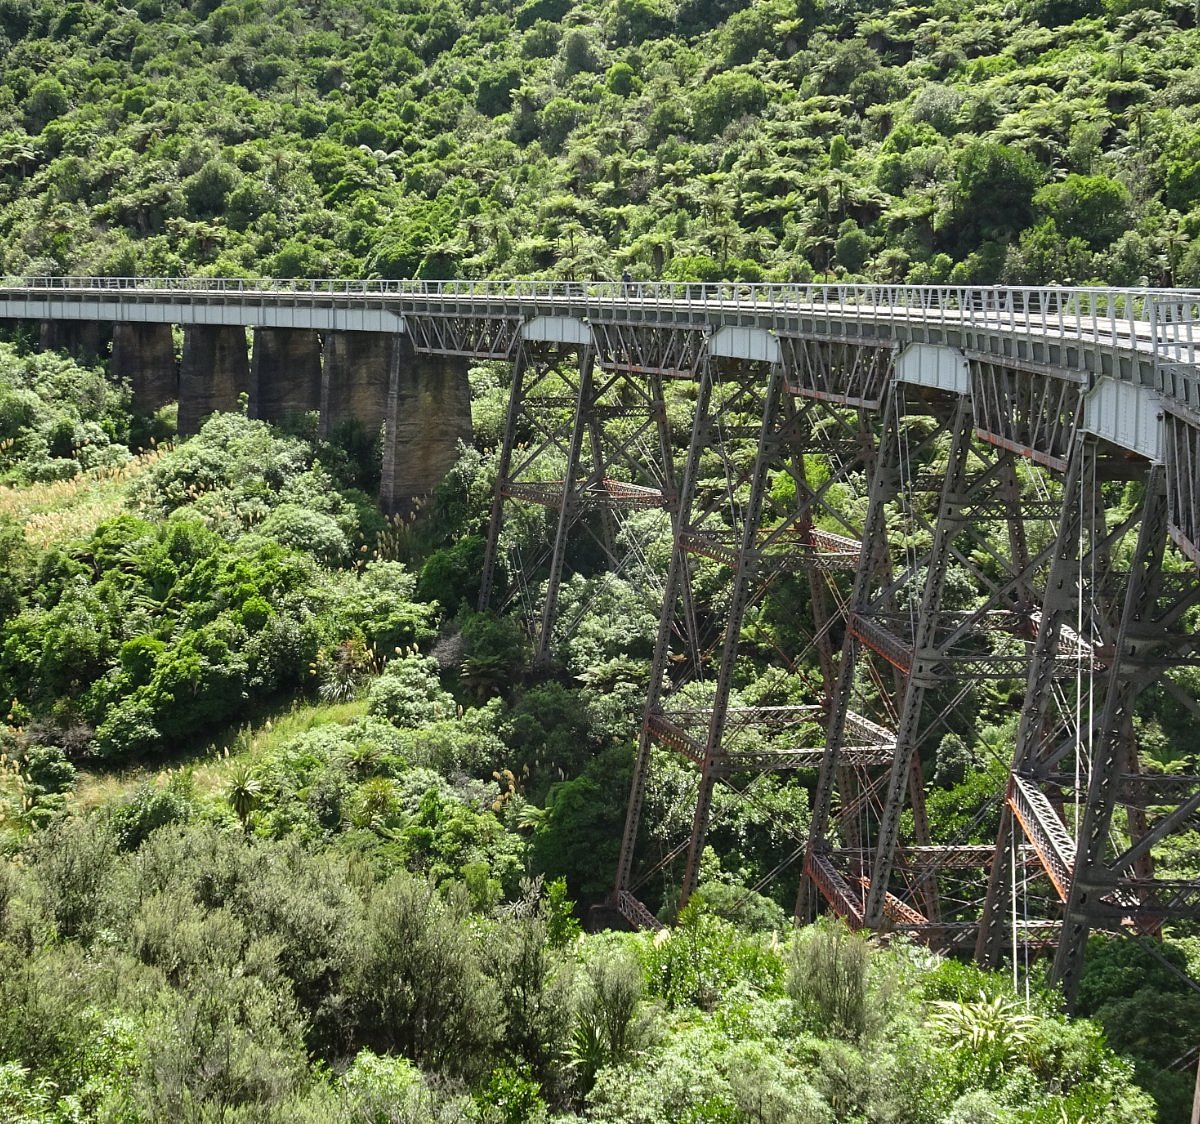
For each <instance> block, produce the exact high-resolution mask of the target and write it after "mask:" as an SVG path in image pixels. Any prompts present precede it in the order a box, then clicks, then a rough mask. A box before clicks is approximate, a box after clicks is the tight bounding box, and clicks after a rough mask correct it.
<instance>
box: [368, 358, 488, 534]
mask: <svg viewBox="0 0 1200 1124" xmlns="http://www.w3.org/2000/svg"><path fill="white" fill-rule="evenodd" d="M389 374H390V378H389V387H388V416H387V423H386V430H385V433H384V440H383V473H382V478H381V480H380V483H379V502H380V506H381V507H382V508H383V510H384V511H386V512H389V513H400V514H407V513H408V512H409V511H411V510H412V508H413V505H414V502H415V501H416V500H418V499H420V498H421V497H422V496H427V495H429V494H430V493H431V492H432V491H433V490H434V488H436V487H437V485H438V484H439V483H440V482H441V479H442V477H443V476H445V475H446V473H447V471H449V469H450V468H451V467H452V466H453V464H454V461H455V459H456V456H457V448H458V442H459V441H464V442H468V443H469V442H470V440H471V386H470V383H469V382H468V380H467V361H466V360H465V359H461V358H458V357H453V356H445V355H414V354H413V353H412V352H411V350H410V349H409V346H408V341H407V340H406V339H403V338H398V339H397V343H396V347H395V349H394V351H393V356H392V365H391V369H390V372H389Z"/></svg>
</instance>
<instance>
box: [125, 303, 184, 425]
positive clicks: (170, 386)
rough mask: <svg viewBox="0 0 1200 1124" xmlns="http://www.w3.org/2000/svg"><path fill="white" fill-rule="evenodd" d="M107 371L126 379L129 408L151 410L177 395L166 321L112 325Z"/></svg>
mask: <svg viewBox="0 0 1200 1124" xmlns="http://www.w3.org/2000/svg"><path fill="white" fill-rule="evenodd" d="M110 369H111V371H112V373H113V375H114V377H116V378H118V379H127V380H128V381H129V385H130V387H131V388H132V390H133V408H134V409H135V410H143V411H145V412H147V413H152V412H153V411H154V410H157V409H158V408H159V407H160V406H165V405H166V404H167V403H168V402H174V401H176V400H177V399H178V398H179V365H178V364H177V363H176V361H175V337H174V334H173V333H172V331H171V325H170V324H134V323H118V324H114V325H113V343H112V365H111V368H110Z"/></svg>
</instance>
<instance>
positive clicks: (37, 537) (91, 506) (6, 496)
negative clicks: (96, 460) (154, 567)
mask: <svg viewBox="0 0 1200 1124" xmlns="http://www.w3.org/2000/svg"><path fill="white" fill-rule="evenodd" d="M163 452H164V450H163V449H152V450H151V451H150V452H148V453H142V454H141V455H140V456H137V457H134V458H133V460H131V461H129V463H128V464H124V465H121V466H120V467H118V468H101V469H96V470H94V471H92V472H85V473H81V474H80V475H79V476H76V477H75V478H74V479H73V480H55V481H52V482H51V483H48V484H27V485H24V486H20V487H17V486H12V485H5V486H0V515H9V516H11V517H12V518H13V519H15V520H16V521H17V522H18V523H20V524H22V526H23V527H24V528H25V538H26V539H27V540H28V542H29V543H30V545H31V546H34V547H37V548H38V549H39V550H44V549H45V548H46V547H49V546H53V545H54V544H55V543H60V542H64V541H66V540H67V539H75V538H86V537H87V536H88V535H90V534H91V533H92V532H93V531H94V530H95V529H96V527H97V526H98V525H99V524H100V523H102V522H103V521H104V520H105V519H111V518H112V517H113V516H114V515H119V514H120V513H121V512H122V511H123V510H124V509H125V493H126V487H127V485H128V484H129V482H130V481H131V480H133V479H134V478H136V477H138V476H140V475H141V474H142V473H143V472H145V471H146V469H148V468H149V467H150V466H151V465H152V464H154V462H155V461H157V460H158V458H159V457H161V456H162V455H163Z"/></svg>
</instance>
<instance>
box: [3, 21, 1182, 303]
mask: <svg viewBox="0 0 1200 1124" xmlns="http://www.w3.org/2000/svg"><path fill="white" fill-rule="evenodd" d="M1197 34H1200V32H1198V31H1197V29H1196V27H1195V13H1194V10H1193V6H1192V5H1191V4H1187V3H1183V2H1182V0H1154V2H1153V3H1149V4H1139V5H1134V4H1130V3H1126V2H1124V0H1079V2H1070V3H1065V2H1064V3H1059V2H1054V0H1014V2H1011V3H1006V2H1001V0H990V2H987V3H978V4H972V5H970V6H967V7H966V8H964V7H963V6H962V5H955V4H951V3H949V2H947V0H927V2H922V3H917V4H911V5H906V6H902V7H896V6H894V5H886V4H880V3H873V2H869V0H853V2H848V3H844V2H836V3H835V2H834V0H759V2H756V3H753V4H748V5H746V4H736V3H730V2H728V0H678V2H676V0H587V2H586V3H581V4H568V3H565V2H564V3H560V2H556V0H527V2H525V3H522V4H511V3H508V2H507V0H504V2H501V0H468V2H466V3H460V2H458V0H455V2H453V3H447V4H440V5H421V4H417V3H396V2H392V0H388V2H376V3H371V4H366V5H359V6H348V5H342V6H339V7H334V8H330V7H329V6H328V5H323V4H315V3H309V2H305V0H230V2H228V3H216V2H215V0H204V2H184V0H146V2H142V3H138V4H135V5H131V6H125V7H122V6H119V5H115V4H108V3H99V2H96V0H81V2H79V3H72V4H68V3H62V2H53V3H42V4H31V3H28V2H26V0H9V2H7V3H6V4H5V5H4V7H3V11H2V12H0V58H2V59H3V62H4V65H3V67H2V68H0V72H2V75H3V77H2V78H0V235H2V236H3V237H2V238H0V271H3V272H8V273H17V274H24V273H35V274H36V273H53V272H76V273H100V274H134V273H142V274H148V275H157V274H166V275H173V274H179V273H189V272H194V271H201V272H207V273H211V274H222V275H241V274H253V275H261V274H266V275H275V276H296V277H313V276H339V275H364V274H367V275H378V276H383V277H411V276H417V275H419V276H424V277H448V276H468V277H473V276H489V275H490V276H499V275H530V274H537V275H547V276H558V277H575V278H579V277H591V276H598V277H615V276H617V275H618V274H619V273H620V271H621V269H622V268H623V267H624V266H626V265H628V266H629V267H630V269H631V270H632V272H633V273H634V275H635V276H638V277H651V276H654V277H657V276H663V277H668V278H696V279H701V278H710V277H723V276H736V277H740V278H743V279H746V280H756V279H759V278H773V279H793V278H805V277H809V276H812V275H813V274H814V273H816V274H821V275H825V274H834V273H837V274H849V275H855V274H861V275H867V276H872V277H878V278H883V279H888V280H902V279H907V280H910V281H943V280H947V279H954V280H978V281H983V282H989V281H996V280H1000V279H1003V280H1006V281H1017V282H1045V281H1050V280H1059V281H1065V280H1074V281H1085V280H1088V279H1099V280H1102V281H1105V282H1109V283H1122V284H1131V283H1137V282H1138V281H1139V280H1142V279H1147V280H1149V281H1150V282H1151V283H1157V282H1180V283H1188V284H1192V283H1195V282H1197V281H1198V280H1200V255H1197V253H1196V252H1195V251H1194V250H1192V249H1191V248H1190V240H1191V238H1192V236H1193V235H1194V234H1195V233H1196V229H1197V225H1198V223H1200V217H1198V216H1200V208H1198V204H1200V149H1198V148H1197V144H1196V141H1195V137H1194V133H1195V128H1194V125H1195V120H1194V117H1195V113H1196V108H1195V106H1196V104H1197V98H1196V97H1195V96H1194V95H1195V91H1196V89H1197V65H1196V64H1197V57H1198V51H1200V47H1198V43H1197V38H1196V36H1197Z"/></svg>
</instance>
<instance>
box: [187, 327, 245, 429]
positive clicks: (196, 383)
mask: <svg viewBox="0 0 1200 1124" xmlns="http://www.w3.org/2000/svg"><path fill="white" fill-rule="evenodd" d="M249 391H250V361H249V358H248V355H247V351H246V329H245V328H242V327H240V326H234V327H228V326H225V325H210V324H204V325H201V324H189V325H188V326H187V327H185V328H184V330H183V362H182V363H181V364H180V368H179V432H180V433H181V434H184V435H187V434H191V433H196V432H197V431H198V430H199V429H200V426H201V425H202V424H203V422H204V419H205V418H207V417H208V416H209V415H210V414H215V413H218V412H220V411H228V410H236V409H237V408H238V396H239V395H240V394H243V393H245V394H248V393H249Z"/></svg>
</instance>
